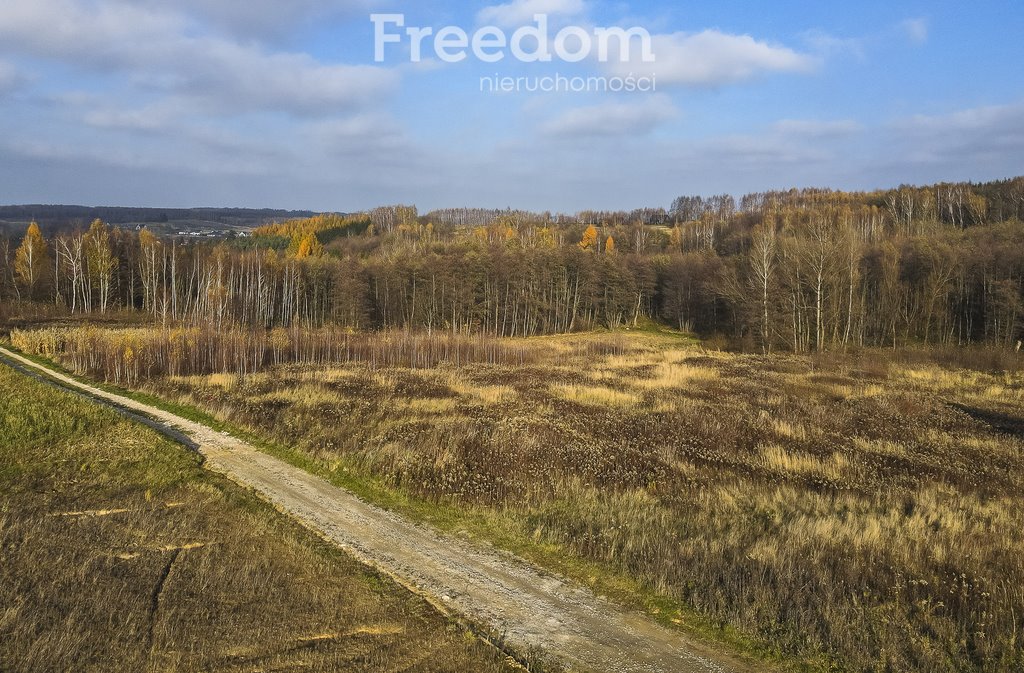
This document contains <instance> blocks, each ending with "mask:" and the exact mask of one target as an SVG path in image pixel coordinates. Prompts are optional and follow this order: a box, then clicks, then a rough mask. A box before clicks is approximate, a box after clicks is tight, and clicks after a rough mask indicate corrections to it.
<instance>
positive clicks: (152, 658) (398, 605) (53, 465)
mask: <svg viewBox="0 0 1024 673" xmlns="http://www.w3.org/2000/svg"><path fill="white" fill-rule="evenodd" d="M217 388H218V389H223V388H222V387H220V386H218V387H217ZM230 388H231V387H229V388H228V389H230ZM0 390H3V392H2V393H0V670H4V671H10V672H11V673H20V672H22V671H24V672H25V673H35V672H37V671H70V670H74V671H80V672H89V671H96V672H101V671H102V672H104V673H105V672H107V671H111V670H122V671H131V670H154V671H155V670H159V671H164V670H168V671H169V670H190V671H195V670H218V671H243V670H244V671H255V670H289V671H292V670H294V671H298V670H302V671H313V672H315V671H324V672H327V671H339V670H344V671H366V672H367V673H369V672H373V673H377V672H379V671H394V672H396V673H397V672H398V671H407V670H410V669H414V670H417V671H420V670H422V671H450V672H452V673H461V672H462V671H469V670H473V671H476V670H482V671H492V672H495V673H497V672H498V671H506V670H511V669H510V668H509V667H508V666H507V665H506V663H505V662H504V661H503V658H502V657H501V656H500V655H499V654H498V653H496V652H495V651H494V650H493V649H491V648H489V647H487V646H485V645H483V644H482V643H480V642H479V641H477V640H475V639H474V638H472V637H468V636H467V634H465V633H464V632H463V631H462V630H461V629H460V628H457V627H455V626H454V625H452V624H449V623H447V622H446V621H445V620H444V619H443V618H441V617H440V616H439V615H438V614H437V613H435V612H434V611H433V610H432V609H431V608H430V607H429V606H428V605H427V604H426V603H425V602H423V601H422V600H420V599H418V598H415V597H413V596H412V595H411V594H408V593H407V592H405V591H404V590H403V589H401V588H399V587H397V586H395V585H394V584H392V583H391V582H390V581H387V580H385V579H382V578H380V577H379V576H377V575H375V574H373V573H372V572H369V571H368V570H366V569H364V568H363V567H361V566H359V565H357V564H356V563H354V562H353V561H351V560H349V559H348V558H347V557H346V556H344V555H343V554H342V553H340V552H338V551H336V550H334V549H332V548H330V547H328V546H327V545H325V544H323V543H321V542H319V541H318V540H317V539H316V538H314V537H313V536H312V535H311V534H308V533H306V532H305V531H304V530H301V529H298V528H297V527H296V526H294V525H293V524H291V523H289V522H288V521H287V520H285V519H284V518H283V517H281V516H279V515H277V514H276V513H275V512H273V511H271V510H270V509H269V508H267V507H265V506H263V505H261V504H258V503H257V502H256V501H254V499H253V498H252V497H250V496H249V495H247V494H245V493H243V492H242V491H241V490H240V489H238V488H236V487H234V486H233V485H231V484H230V483H228V482H226V481H224V480H221V479H218V478H216V477H212V476H209V475H207V474H206V473H204V472H203V471H202V469H201V468H200V466H199V464H198V460H197V458H196V457H194V456H192V455H191V454H189V453H188V452H187V451H186V450H185V449H184V448H182V447H179V446H176V445H173V444H170V443H169V442H167V441H165V440H163V439H162V438H160V437H159V436H157V435H155V434H153V433H151V432H150V431H148V430H146V429H143V428H141V426H137V425H134V424H131V423H129V422H127V421H125V420H123V419H121V418H120V417H119V416H117V415H116V414H114V413H113V412H110V411H107V410H105V409H102V408H100V407H97V406H95V405H92V404H89V403H86V402H84V401H82V400H81V399H79V398H77V397H73V396H71V395H68V394H65V393H62V392H58V391H56V390H54V389H51V388H49V387H46V386H43V385H42V384H38V383H35V382H32V381H30V380H29V379H27V378H24V377H21V376H20V375H16V374H14V373H13V372H12V371H11V370H9V369H7V368H6V367H3V366H0Z"/></svg>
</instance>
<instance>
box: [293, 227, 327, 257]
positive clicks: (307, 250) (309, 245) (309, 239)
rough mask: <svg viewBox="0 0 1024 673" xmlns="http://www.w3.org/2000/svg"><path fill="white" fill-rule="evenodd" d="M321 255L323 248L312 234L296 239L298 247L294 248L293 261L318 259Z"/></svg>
mask: <svg viewBox="0 0 1024 673" xmlns="http://www.w3.org/2000/svg"><path fill="white" fill-rule="evenodd" d="M323 254H324V246H323V244H322V243H320V239H318V238H317V237H316V234H314V233H313V232H310V233H308V234H306V235H305V236H302V237H301V238H299V239H298V245H296V246H295V259H306V258H307V257H320V256H321V255H323Z"/></svg>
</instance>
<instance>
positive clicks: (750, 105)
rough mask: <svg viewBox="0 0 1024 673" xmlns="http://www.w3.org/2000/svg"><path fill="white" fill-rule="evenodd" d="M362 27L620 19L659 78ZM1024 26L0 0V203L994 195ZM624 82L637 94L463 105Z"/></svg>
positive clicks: (773, 12) (529, 204)
mask: <svg viewBox="0 0 1024 673" xmlns="http://www.w3.org/2000/svg"><path fill="white" fill-rule="evenodd" d="M496 1H497V0H496ZM372 13H389V14H404V17H405V25H406V27H410V26H411V27H423V28H428V27H429V28H433V29H434V30H435V32H436V31H438V30H440V29H442V28H444V27H446V26H453V27H457V28H460V29H462V30H464V31H465V32H466V33H468V34H469V35H470V36H472V34H473V33H474V32H475V31H477V30H478V29H479V28H481V27H483V26H485V25H493V26H496V27H498V28H500V29H501V30H502V31H504V32H505V33H506V34H507V35H509V36H510V35H512V34H513V32H514V31H515V30H516V29H517V28H520V27H522V26H524V25H530V24H532V22H533V16H534V14H536V13H545V14H546V15H548V17H549V19H548V20H549V23H550V26H549V28H550V30H549V37H550V38H551V40H552V41H551V43H549V45H548V47H549V50H550V49H551V45H553V44H554V37H555V35H556V34H557V32H558V31H559V30H561V29H562V28H565V27H578V29H582V31H583V32H592V31H593V30H594V29H596V28H601V27H611V26H621V27H623V28H629V27H633V26H638V27H642V28H644V29H645V30H647V31H649V33H650V34H651V35H652V50H653V53H654V57H655V61H654V62H653V63H645V62H643V61H642V60H641V59H640V58H639V53H638V52H639V50H638V49H637V50H635V51H636V52H637V53H634V54H633V59H632V60H629V61H627V62H625V63H623V62H620V60H619V59H617V58H615V56H616V54H612V58H611V60H610V62H604V63H603V62H601V61H600V59H599V58H597V55H596V49H595V50H594V53H593V54H591V56H590V57H589V58H585V59H583V60H582V61H578V62H568V61H566V60H562V59H559V58H558V57H557V55H556V56H555V57H554V58H553V59H552V61H551V62H548V63H521V62H519V61H517V60H516V59H515V58H514V57H513V56H512V54H511V53H506V58H504V59H503V60H501V61H498V62H495V63H490V62H484V61H481V60H479V59H478V58H476V56H474V54H473V53H472V51H471V50H467V58H465V59H463V60H462V61H460V62H458V63H448V62H445V60H444V59H441V58H438V54H437V53H436V51H435V49H434V43H433V41H432V37H428V38H426V39H425V40H424V42H423V44H422V58H421V59H420V61H419V62H413V59H412V58H411V56H412V51H411V49H412V46H411V44H410V40H409V38H408V37H407V36H405V35H404V33H401V31H402V29H399V28H397V27H395V26H393V25H391V26H390V27H389V28H388V30H389V32H393V33H395V34H401V36H402V41H401V42H399V43H389V44H387V45H384V46H385V50H384V54H383V56H384V59H383V61H382V62H377V61H376V60H375V48H374V47H375V45H374V30H375V27H374V24H373V22H372V21H371V20H370V15H371V14H372ZM1022 28H1024V5H1022V4H1021V3H1020V2H1019V0H1003V1H998V2H997V1H992V2H986V1H985V0H980V1H979V2H975V3H963V2H959V1H957V2H943V1H940V0H931V1H929V2H917V1H914V2H898V1H897V2H894V1H893V0H887V1H884V2H883V1H880V0H863V1H861V2H857V3H841V4H837V3H827V2H806V1H786V0H782V1H780V2H773V3H750V2H734V1H729V0H726V1H719V2H704V3H679V2H672V1H669V0H657V1H654V0H652V1H648V2H640V1H615V0H608V1H604V0H510V2H508V3H505V4H489V3H486V2H454V1H450V0H437V1H433V2H430V3H426V2H411V1H409V0H406V1H405V2H396V1H395V0H290V1H289V2H281V1H278V0H247V1H244V2H243V1H241V0H2V2H0V203H5V204H12V203H39V202H43V203H79V204H87V205H138V206H165V207H171V206H200V205H209V206H251V207H279V208H304V209H305V208H308V209H313V210H337V211H352V210H358V209H363V208H368V207H372V206H374V205H379V204H384V203H415V204H417V205H419V207H420V209H421V210H427V209H432V208H435V207H444V206H461V205H467V206H481V207H499V208H503V207H506V206H512V207H519V208H530V209H534V210H552V211H575V210H579V209H584V208H607V209H627V208H633V207H639V206H666V207H667V206H668V205H669V203H670V202H671V201H672V199H673V198H674V197H675V196H678V195H680V194H691V193H694V194H700V193H704V194H707V193H721V192H729V193H733V194H737V195H739V194H742V193H744V192H747V191H758V190H763V189H771V188H785V187H790V186H829V187H836V188H857V189H862V188H863V189H867V188H874V187H883V186H891V185H896V184H899V183H926V182H933V181H939V180H967V179H973V180H988V179H994V178H1002V177H1009V176H1012V175H1018V174H1024V67H1022V64H1024V40H1021V38H1020V32H1021V29H1022ZM531 44H532V43H530V42H525V43H524V45H531ZM563 46H565V47H566V48H567V49H568V48H569V47H578V46H580V43H579V42H573V41H572V39H570V40H568V41H566V42H564V43H563ZM630 74H633V75H635V76H653V77H654V78H655V79H654V84H655V86H656V90H655V91H648V92H636V91H634V92H619V93H610V92H605V91H597V92H591V93H573V92H551V93H545V92H537V91H534V92H530V91H522V92H511V93H504V92H493V91H481V88H482V87H481V79H482V78H489V77H494V76H500V77H506V76H508V77H526V78H533V79H535V78H540V77H545V76H555V75H563V76H565V77H567V78H569V77H575V76H582V77H592V76H593V77H597V76H601V77H608V78H615V77H624V76H628V75H630ZM484 88H486V87H484Z"/></svg>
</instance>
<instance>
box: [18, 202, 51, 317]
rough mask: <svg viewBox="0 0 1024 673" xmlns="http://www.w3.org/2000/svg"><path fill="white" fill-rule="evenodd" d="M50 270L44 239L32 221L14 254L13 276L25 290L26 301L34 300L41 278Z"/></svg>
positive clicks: (38, 290)
mask: <svg viewBox="0 0 1024 673" xmlns="http://www.w3.org/2000/svg"><path fill="white" fill-rule="evenodd" d="M49 268H50V260H49V255H48V254H47V245H46V239H44V238H43V232H42V231H40V230H39V225H38V224H36V223H35V221H33V222H32V223H31V224H29V225H28V229H27V230H26V231H25V238H24V239H22V241H21V245H20V246H18V250H17V251H16V252H15V253H14V275H15V277H16V278H17V280H18V283H19V285H21V287H23V288H24V289H25V294H26V298H27V299H36V298H37V297H36V295H37V294H38V293H39V292H40V286H41V284H42V281H43V277H44V276H45V274H46V272H47V271H48V270H49Z"/></svg>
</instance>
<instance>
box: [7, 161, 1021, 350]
mask: <svg viewBox="0 0 1024 673" xmlns="http://www.w3.org/2000/svg"><path fill="white" fill-rule="evenodd" d="M443 214H444V217H438V216H437V213H436V212H435V213H430V214H427V215H420V214H419V213H418V212H417V211H416V209H415V207H413V206H395V207H384V208H378V209H375V210H373V211H370V212H368V213H362V214H356V215H346V216H341V215H321V216H316V217H312V218H300V219H292V220H285V221H283V222H280V223H278V224H274V225H269V226H266V227H263V228H260V229H257V230H256V231H255V232H254V236H253V237H252V238H251V239H245V240H243V241H228V242H221V243H218V244H213V243H210V242H195V241H186V240H181V239H175V238H159V237H157V236H155V235H153V234H152V233H150V232H149V231H147V230H145V229H142V230H141V231H138V232H136V231H126V230H124V229H119V228H116V227H111V226H109V225H107V224H105V223H104V222H103V221H101V220H96V221H94V222H93V223H92V225H91V226H90V227H89V228H88V229H85V230H79V231H70V232H63V233H58V234H55V235H53V236H50V237H49V238H47V237H45V236H44V235H43V234H42V232H41V231H40V229H39V227H38V226H37V225H34V224H33V225H30V226H29V227H28V230H27V231H26V232H25V233H24V235H23V236H21V237H20V238H18V237H14V238H9V239H0V300H2V301H4V302H8V303H10V302H19V301H21V302H36V303H46V304H49V305H51V306H53V307H54V310H56V311H63V312H67V313H70V314H90V313H100V314H102V313H105V312H109V311H111V310H115V309H116V310H125V311H132V312H137V313H141V314H145V315H147V316H148V317H149V318H150V319H151V320H152V321H154V322H156V323H159V324H161V325H164V326H171V325H184V326H189V325H192V326H198V325H201V326H212V327H214V328H216V329H226V328H228V327H233V326H246V327H258V328H266V329H271V328H275V327H293V326H300V327H301V326H305V327H320V326H327V325H330V326H338V327H343V328H350V329H358V330H376V329H406V330H423V331H427V332H431V331H434V330H438V331H450V332H457V333H481V334H488V335H494V336H533V335H540V334H552V333H560V332H571V331H576V330H584V329H592V328H596V327H607V328H616V327H620V326H623V325H637V324H639V323H641V322H644V321H650V320H655V321H660V322H663V323H666V324H668V325H671V326H673V327H676V328H679V329H683V330H691V331H694V332H697V333H700V334H703V335H713V334H718V335H723V336H724V337H727V338H729V339H731V340H733V341H735V342H736V343H738V344H741V345H743V346H745V347H747V348H749V349H752V350H755V349H756V350H761V351H764V352H769V351H771V350H776V349H785V350H790V351H796V352H808V351H813V350H826V349H832V348H843V347H851V346H891V347H898V346H901V345H906V344H913V343H922V344H938V343H941V344H967V343H979V342H984V343H990V344H999V345H1003V346H1010V347H1012V346H1014V345H1016V343H1017V342H1018V341H1019V340H1020V339H1021V337H1022V336H1024V335H1022V331H1024V330H1022V326H1021V313H1022V311H1024V224H1022V222H1021V218H1022V216H1024V178H1017V179H1014V180H1008V181H1002V182H996V183H986V184H982V185H973V184H966V183H964V184H943V185H934V186H930V187H907V186H904V187H900V188H898V189H893V190H888V191H884V192H873V193H850V192H834V191H828V190H791V191H788V192H768V193H762V194H750V195H747V196H744V197H743V198H742V199H741V200H740V201H739V203H738V204H737V203H736V202H735V201H733V200H732V198H731V197H728V196H718V197H712V198H709V199H707V198H702V197H681V198H680V199H677V200H676V202H675V203H674V204H673V207H672V208H671V209H670V210H669V211H658V210H657V209H646V210H642V211H633V212H631V213H600V212H585V213H580V214H577V215H576V216H572V217H569V216H558V217H554V216H551V215H550V214H541V215H536V214H530V213H526V212H523V211H474V210H470V209H465V210H452V211H444V213H443ZM474 222H479V223H478V224H474Z"/></svg>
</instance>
